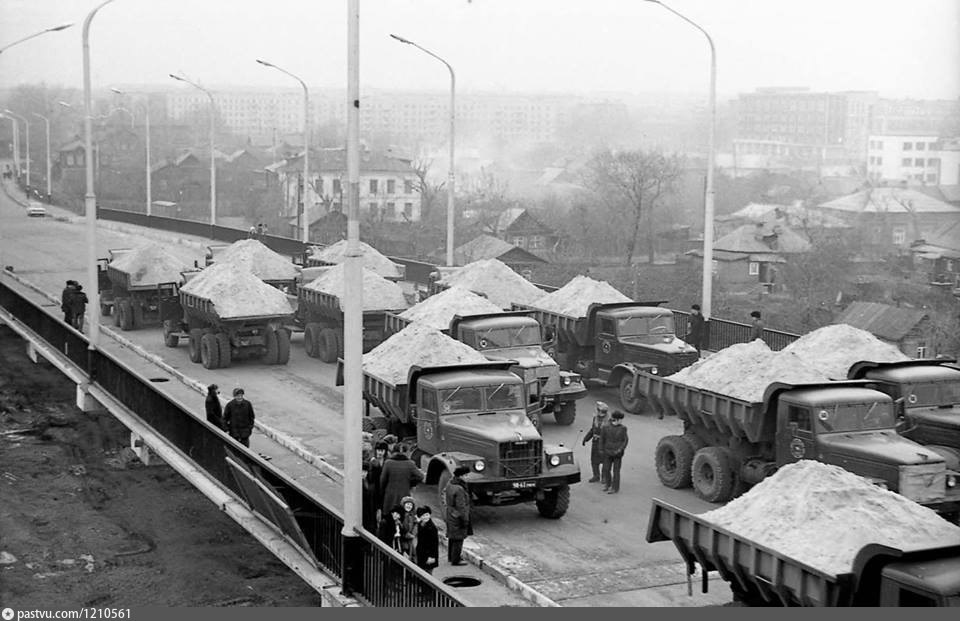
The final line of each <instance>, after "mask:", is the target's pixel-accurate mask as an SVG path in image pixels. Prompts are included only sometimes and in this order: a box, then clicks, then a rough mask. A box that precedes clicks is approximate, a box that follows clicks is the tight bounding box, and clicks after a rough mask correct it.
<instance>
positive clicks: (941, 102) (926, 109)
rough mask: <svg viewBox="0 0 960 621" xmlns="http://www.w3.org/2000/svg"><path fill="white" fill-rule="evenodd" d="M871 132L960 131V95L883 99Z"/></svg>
mask: <svg viewBox="0 0 960 621" xmlns="http://www.w3.org/2000/svg"><path fill="white" fill-rule="evenodd" d="M870 133H871V134H875V135H878V134H893V135H896V134H913V135H918V136H957V135H960V99H954V100H951V99H936V100H918V99H881V100H880V101H879V102H877V105H876V106H875V110H874V114H873V122H872V123H871V129H870Z"/></svg>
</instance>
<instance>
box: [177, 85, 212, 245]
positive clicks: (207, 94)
mask: <svg viewBox="0 0 960 621" xmlns="http://www.w3.org/2000/svg"><path fill="white" fill-rule="evenodd" d="M170 77H171V78H173V79H174V80H177V81H179V82H186V83H187V84H189V85H190V86H192V87H194V88H196V89H198V90H201V91H203V92H204V93H205V94H206V96H207V97H209V98H210V226H211V227H213V226H214V225H216V223H217V155H216V151H215V150H214V148H213V143H214V139H215V138H216V122H217V103H216V102H215V101H214V99H213V93H211V92H210V91H208V90H207V89H205V88H203V87H202V86H200V85H199V84H196V83H194V82H191V81H190V80H188V79H186V78H184V77H183V76H179V75H175V74H173V73H171V74H170ZM210 236H211V238H212V237H213V229H212V228H211V230H210Z"/></svg>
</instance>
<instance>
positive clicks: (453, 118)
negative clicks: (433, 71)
mask: <svg viewBox="0 0 960 621" xmlns="http://www.w3.org/2000/svg"><path fill="white" fill-rule="evenodd" d="M390 36H391V37H392V38H394V39H396V40H397V41H399V42H400V43H406V44H407V45H412V46H413V47H415V48H417V49H418V50H420V51H421V52H424V53H426V54H429V55H430V56H433V57H434V58H436V59H437V60H439V61H440V62H442V63H443V64H444V65H446V67H447V70H448V71H450V171H449V173H448V174H447V266H448V267H450V266H452V265H453V201H454V199H453V191H454V173H453V162H454V152H455V151H454V143H453V139H454V134H455V132H456V126H457V109H456V103H455V102H456V100H455V92H456V85H457V78H456V75H454V73H453V67H451V66H450V63H448V62H447V61H445V60H444V59H442V58H440V57H439V56H437V55H436V54H434V53H433V52H431V51H430V50H428V49H426V48H424V47H421V46H419V45H417V44H416V43H414V42H413V41H410V40H409V39H404V38H403V37H400V36H397V35H395V34H391V35H390Z"/></svg>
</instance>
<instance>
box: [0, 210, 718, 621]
mask: <svg viewBox="0 0 960 621" xmlns="http://www.w3.org/2000/svg"><path fill="white" fill-rule="evenodd" d="M49 211H50V217H47V218H28V217H27V216H26V215H25V213H24V209H23V208H22V207H20V206H19V205H17V204H16V203H14V202H12V201H11V200H10V199H9V198H8V197H7V196H6V195H5V194H0V227H2V239H0V249H2V250H0V264H2V265H10V266H13V268H14V271H15V273H16V274H18V275H19V276H20V277H22V278H25V279H27V280H29V281H31V282H32V283H34V284H35V285H37V286H39V287H41V288H42V289H44V290H45V291H48V292H50V293H51V294H54V295H59V292H60V290H61V289H62V288H63V284H64V281H65V280H67V279H69V278H73V279H76V280H78V281H80V282H81V284H84V288H85V289H89V285H88V284H87V283H86V274H85V270H84V268H85V257H86V237H85V236H86V232H85V231H86V229H85V225H84V220H83V218H78V217H76V216H75V215H73V214H71V213H70V212H67V211H63V210H58V209H56V208H50V210H49ZM120 228H122V229H123V230H119V229H120ZM97 237H98V239H97V251H98V256H107V250H108V249H110V248H122V247H135V246H137V245H141V244H143V243H144V242H145V241H148V240H151V241H158V240H164V241H165V243H166V244H167V247H168V248H169V249H170V250H171V251H173V252H175V253H176V254H177V255H178V256H182V257H183V258H184V260H185V263H186V264H187V265H192V264H193V261H194V260H199V261H200V264H201V265H202V264H203V246H204V245H205V243H206V241H205V240H203V239H200V238H195V237H194V238H191V237H175V236H174V234H168V233H163V232H159V231H151V230H149V229H140V228H138V227H131V226H127V225H118V224H114V223H99V224H98V236H97ZM103 323H104V325H108V326H112V318H111V317H105V318H104V322H103ZM117 330H118V331H119V329H118V328H117ZM122 335H123V336H124V337H125V338H127V339H129V340H130V341H131V342H133V343H135V344H137V345H139V346H141V347H143V348H145V349H147V350H149V351H151V352H153V353H155V354H156V355H158V356H160V357H162V358H163V360H164V361H165V362H166V363H167V364H169V365H171V366H173V367H175V368H177V369H179V370H180V371H181V372H183V373H185V374H187V375H189V376H190V377H192V378H194V379H196V380H198V381H200V382H202V383H204V384H210V383H216V384H218V385H219V386H220V387H221V391H222V392H223V394H225V395H227V394H229V392H230V390H231V389H232V388H233V387H234V386H243V387H244V389H245V391H246V396H247V398H248V399H249V400H250V401H251V402H252V403H253V404H254V406H255V408H256V412H257V417H258V418H259V419H260V420H261V421H263V422H264V423H266V424H268V425H270V426H271V427H273V428H275V429H278V430H280V431H283V432H285V433H287V434H289V435H291V436H294V437H296V438H297V439H298V440H299V441H300V442H301V443H302V444H303V445H304V446H306V447H308V449H309V450H310V451H311V452H313V453H315V454H317V455H320V456H322V457H324V459H326V460H327V461H328V462H329V463H331V464H333V465H335V466H337V467H340V466H342V454H343V451H342V438H343V432H342V420H343V417H342V397H341V394H342V393H341V389H340V388H338V387H336V386H334V374H335V365H332V364H326V363H323V362H320V361H319V360H316V359H312V358H308V357H307V356H306V354H305V353H304V350H303V344H302V337H301V336H300V335H295V336H294V339H293V344H292V347H291V355H290V361H289V363H288V364H287V365H285V366H267V365H263V364H261V363H259V362H257V361H240V362H238V363H237V364H235V365H234V366H232V367H230V368H228V369H216V370H207V369H204V368H203V367H202V366H201V365H200V364H194V363H191V362H190V361H189V359H188V356H187V347H186V344H185V343H182V344H181V345H180V346H179V347H177V348H167V347H165V346H164V344H163V337H162V332H161V330H160V328H159V327H156V328H147V329H141V330H136V331H130V332H123V333H122ZM598 399H599V400H603V401H606V402H607V403H609V404H611V405H612V406H615V405H616V403H617V399H616V395H615V393H614V391H613V390H610V389H604V388H599V387H594V388H591V390H590V392H589V394H588V396H587V397H585V398H584V399H582V400H580V401H579V402H578V407H577V419H576V421H575V423H574V424H573V425H571V426H568V427H561V426H558V425H556V424H554V423H553V421H552V417H550V416H547V417H546V422H545V424H544V426H543V427H544V428H543V433H544V436H545V440H546V441H547V442H550V443H562V444H564V445H565V446H573V447H574V449H575V453H576V457H577V460H578V461H579V463H580V466H581V472H582V474H583V482H582V483H579V484H576V485H574V486H573V488H572V499H571V505H570V509H569V511H568V513H567V514H566V515H565V516H564V517H563V518H562V519H559V520H548V519H544V518H541V517H539V516H538V514H537V511H536V508H535V507H534V506H532V505H518V506H508V507H499V508H493V507H480V508H478V509H477V511H476V520H475V525H474V528H475V531H476V534H475V536H473V537H471V538H469V539H468V540H467V543H466V547H467V548H470V549H473V550H474V551H475V552H477V553H478V554H479V555H480V556H482V557H483V558H486V559H490V560H492V561H494V562H496V563H497V564H498V565H500V566H501V567H504V568H506V569H509V570H511V571H512V573H513V574H514V575H515V576H516V577H517V578H518V579H520V580H521V581H523V582H525V583H527V584H528V585H530V586H532V587H534V588H535V589H537V590H539V591H540V592H541V593H543V594H544V595H546V596H548V597H550V598H551V599H554V600H555V601H557V602H559V603H561V604H562V605H564V606H644V605H674V606H676V605H683V606H690V605H710V604H722V603H725V602H728V601H730V596H729V589H728V588H727V586H726V584H725V583H723V582H722V581H719V580H712V581H711V592H710V594H708V595H702V594H700V593H699V588H695V589H694V592H695V594H694V597H693V598H692V599H688V598H687V596H686V590H687V589H686V577H685V574H684V572H683V567H682V564H681V563H680V557H679V554H678V553H677V551H676V549H675V548H674V547H673V545H672V544H670V543H658V544H649V543H647V542H646V541H645V535H646V529H647V520H648V518H649V509H650V505H651V503H650V500H651V498H653V497H657V498H660V499H663V500H666V501H667V502H671V503H673V504H676V505H679V506H681V507H683V508H686V509H688V510H692V511H694V512H698V513H699V512H702V511H706V510H709V509H711V508H713V505H710V504H709V503H705V502H703V501H701V500H699V499H698V498H696V497H695V496H694V495H693V493H692V492H691V491H689V490H679V491H678V490H671V489H668V488H665V487H663V486H662V485H660V483H659V481H658V479H657V476H656V472H655V470H654V465H653V452H654V448H655V446H656V444H657V441H658V440H659V439H660V438H661V437H663V436H664V435H668V434H671V433H678V432H679V430H680V423H679V421H677V420H676V419H674V418H667V419H665V420H657V419H656V417H655V416H652V415H650V414H645V415H629V414H628V415H627V418H626V419H625V423H626V426H627V429H628V430H629V436H630V445H629V447H628V449H627V453H626V456H625V458H624V463H623V470H622V475H621V476H622V483H621V490H620V494H617V495H608V494H605V493H603V492H602V491H601V489H600V486H599V484H597V483H587V482H586V481H587V479H589V478H590V463H589V447H583V446H581V443H580V441H581V439H582V438H583V432H584V431H585V430H586V429H587V428H589V425H590V419H591V416H592V413H593V410H594V404H595V402H596V401H597V400H598ZM202 401H203V399H202V397H200V396H199V395H198V398H197V403H196V406H197V409H198V411H202V409H203V403H202ZM415 495H416V496H417V498H418V501H420V502H424V503H427V504H431V505H433V506H434V507H435V508H436V505H437V497H436V489H435V487H434V486H423V487H422V488H421V489H419V490H417V492H416V494H415ZM697 579H698V578H697Z"/></svg>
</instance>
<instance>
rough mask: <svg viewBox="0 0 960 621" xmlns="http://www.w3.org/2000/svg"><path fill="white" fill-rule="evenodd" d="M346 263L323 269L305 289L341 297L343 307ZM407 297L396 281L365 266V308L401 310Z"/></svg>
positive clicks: (372, 309)
mask: <svg viewBox="0 0 960 621" xmlns="http://www.w3.org/2000/svg"><path fill="white" fill-rule="evenodd" d="M343 271H344V265H343V264H342V263H341V264H340V265H335V266H332V267H330V268H329V269H326V270H324V271H323V273H322V274H320V275H319V276H317V277H316V278H315V279H313V281H311V282H309V283H307V284H306V285H304V286H303V287H304V289H312V290H314V291H319V292H321V293H327V294H330V295H333V296H336V297H337V298H340V300H341V302H340V307H341V309H342V308H343V294H344V278H343ZM409 306H410V305H409V304H408V303H407V298H406V297H404V295H403V288H402V287H401V286H400V285H398V284H397V283H395V282H391V281H389V280H387V279H385V278H384V277H383V276H380V275H378V274H377V273H376V272H374V271H372V270H369V269H367V268H363V310H365V311H378V310H400V309H402V308H408V307H409Z"/></svg>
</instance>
